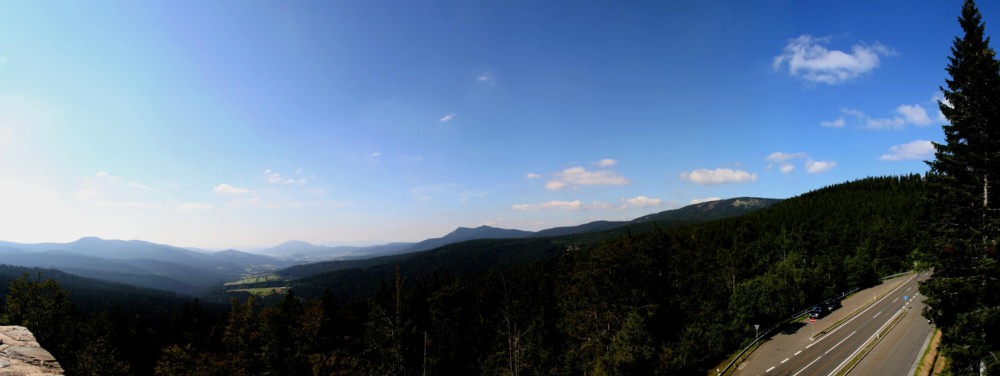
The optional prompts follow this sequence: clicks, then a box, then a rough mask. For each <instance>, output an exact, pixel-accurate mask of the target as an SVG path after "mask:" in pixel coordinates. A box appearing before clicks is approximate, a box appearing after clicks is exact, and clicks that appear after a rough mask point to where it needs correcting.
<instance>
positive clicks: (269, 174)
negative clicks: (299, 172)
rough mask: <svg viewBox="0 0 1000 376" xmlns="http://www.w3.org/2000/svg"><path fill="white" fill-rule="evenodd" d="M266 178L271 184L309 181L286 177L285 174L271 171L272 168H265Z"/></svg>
mask: <svg viewBox="0 0 1000 376" xmlns="http://www.w3.org/2000/svg"><path fill="white" fill-rule="evenodd" d="M264 180H265V181H267V182H268V183H271V184H285V185H288V184H299V185H303V184H305V183H307V182H308V181H307V180H306V179H303V178H299V179H293V178H286V177H284V176H281V174H280V173H278V172H275V171H271V170H270V169H267V170H264Z"/></svg>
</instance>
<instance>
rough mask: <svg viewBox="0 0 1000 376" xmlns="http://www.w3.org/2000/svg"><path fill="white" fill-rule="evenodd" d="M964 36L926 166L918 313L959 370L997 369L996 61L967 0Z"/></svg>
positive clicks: (999, 138) (999, 176)
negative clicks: (928, 268) (922, 300)
mask: <svg viewBox="0 0 1000 376" xmlns="http://www.w3.org/2000/svg"><path fill="white" fill-rule="evenodd" d="M958 21H959V24H961V26H962V29H963V31H964V32H965V35H964V36H963V37H961V38H959V37H956V38H955V41H954V45H953V47H952V49H951V51H952V56H951V57H950V59H949V65H948V67H947V72H948V74H949V75H950V76H951V79H949V80H946V83H947V85H948V88H947V89H944V88H942V89H941V90H942V91H943V93H944V100H943V101H941V102H939V107H940V108H941V112H942V113H943V114H944V116H945V117H946V118H947V119H948V121H949V122H950V124H948V125H944V126H943V127H942V128H943V130H944V135H945V143H944V144H938V143H935V144H934V147H935V149H936V152H935V160H933V161H930V162H928V165H929V166H930V172H929V173H928V175H927V183H928V189H927V201H926V203H927V204H928V212H927V213H928V214H929V216H928V225H929V229H928V230H929V232H930V234H931V236H932V245H931V247H930V249H928V250H927V251H926V255H927V256H929V257H928V261H929V262H930V264H931V265H932V266H933V267H934V274H933V277H932V278H931V279H929V280H928V281H926V282H925V283H924V284H923V285H922V286H921V291H922V292H923V293H924V294H925V295H926V296H927V304H928V308H927V309H926V310H925V312H924V314H925V316H927V317H928V318H929V319H931V320H933V321H934V323H935V324H936V325H937V326H938V327H939V328H941V329H942V331H943V333H944V339H943V345H944V351H945V353H946V355H947V356H948V357H949V359H950V360H951V364H952V366H953V369H954V371H956V372H957V373H974V372H979V371H981V370H984V369H994V370H995V369H996V368H998V367H1000V362H998V361H997V360H995V359H996V356H997V355H998V350H1000V339H998V338H996V337H993V336H994V335H995V333H992V330H991V329H990V328H993V327H995V326H996V323H997V318H1000V311H998V309H1000V308H998V304H1000V292H998V287H1000V282H998V280H997V278H998V276H1000V268H998V264H997V254H996V245H997V229H998V227H997V217H998V216H997V209H998V208H1000V197H998V196H997V193H1000V184H998V183H1000V182H998V180H1000V112H998V105H1000V63H998V62H997V60H996V59H995V53H994V51H993V49H991V48H990V46H989V38H988V37H986V36H985V35H984V29H985V27H984V24H983V22H982V17H981V15H980V13H979V10H978V8H977V7H976V5H975V3H974V2H973V1H972V0H966V1H965V4H964V5H963V7H962V15H961V17H959V20H958Z"/></svg>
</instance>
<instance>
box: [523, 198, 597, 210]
mask: <svg viewBox="0 0 1000 376" xmlns="http://www.w3.org/2000/svg"><path fill="white" fill-rule="evenodd" d="M512 209H514V210H518V211H537V210H584V209H585V208H584V206H583V203H581V202H580V200H574V201H556V200H552V201H549V202H543V203H538V204H516V205H514V206H513V207H512Z"/></svg>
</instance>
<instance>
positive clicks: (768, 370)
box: [764, 367, 774, 372]
mask: <svg viewBox="0 0 1000 376" xmlns="http://www.w3.org/2000/svg"><path fill="white" fill-rule="evenodd" d="M773 369H774V367H771V368H768V369H767V371H764V372H771V370H773Z"/></svg>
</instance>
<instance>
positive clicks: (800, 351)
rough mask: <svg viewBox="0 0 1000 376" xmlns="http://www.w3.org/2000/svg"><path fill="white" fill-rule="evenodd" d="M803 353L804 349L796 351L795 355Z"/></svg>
mask: <svg viewBox="0 0 1000 376" xmlns="http://www.w3.org/2000/svg"><path fill="white" fill-rule="evenodd" d="M801 353H802V350H799V351H798V352H796V353H795V355H799V354H801ZM795 355H792V356H795Z"/></svg>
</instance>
